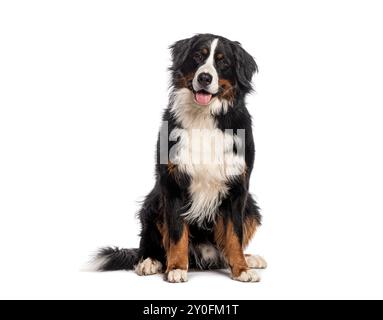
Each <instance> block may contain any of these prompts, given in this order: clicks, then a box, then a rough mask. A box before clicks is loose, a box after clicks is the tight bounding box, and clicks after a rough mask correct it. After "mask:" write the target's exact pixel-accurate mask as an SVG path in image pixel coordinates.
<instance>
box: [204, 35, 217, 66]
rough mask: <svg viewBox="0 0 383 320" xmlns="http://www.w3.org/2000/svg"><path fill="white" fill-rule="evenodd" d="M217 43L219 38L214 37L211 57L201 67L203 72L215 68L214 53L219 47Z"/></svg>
mask: <svg viewBox="0 0 383 320" xmlns="http://www.w3.org/2000/svg"><path fill="white" fill-rule="evenodd" d="M217 44H218V39H214V40H213V41H212V43H211V45H210V54H209V57H208V58H207V60H206V62H205V64H204V65H203V66H202V67H201V68H202V72H204V71H205V70H209V69H210V68H214V53H215V49H216V48H217ZM214 70H215V68H214ZM205 72H206V71H205Z"/></svg>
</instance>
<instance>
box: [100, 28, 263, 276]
mask: <svg viewBox="0 0 383 320" xmlns="http://www.w3.org/2000/svg"><path fill="white" fill-rule="evenodd" d="M170 50H171V55H172V65H171V67H170V72H171V92H170V99H169V104H168V107H167V108H166V110H165V112H164V114H163V122H162V126H161V129H160V132H159V135H158V143H157V157H156V159H157V162H156V165H155V166H156V167H155V172H156V182H155V185H154V188H153V189H152V191H151V192H150V193H149V194H148V195H147V196H146V198H145V200H144V202H143V204H142V207H141V209H140V211H139V218H140V221H141V226H142V230H141V234H140V236H141V240H140V245H139V248H137V249H119V248H111V247H109V248H104V249H101V250H100V251H99V252H98V254H97V256H96V260H95V261H96V263H97V267H96V268H97V270H100V271H107V270H131V269H134V270H135V272H136V273H137V274H138V275H152V274H156V273H162V272H163V273H164V275H165V279H166V280H167V281H169V282H185V281H187V272H188V269H193V268H194V269H217V268H230V271H231V277H232V279H234V280H238V281H244V282H256V281H259V276H258V274H257V273H256V272H255V270H253V269H257V268H265V267H266V262H265V260H264V259H263V258H262V257H260V256H255V255H248V254H244V248H246V246H247V245H248V243H249V241H250V239H251V238H252V236H253V235H254V233H255V231H256V229H257V227H258V226H259V225H260V222H261V215H260V213H259V208H258V206H257V204H256V202H255V200H254V199H253V197H252V196H251V194H250V193H249V181H250V175H251V172H252V170H253V163H254V153H255V151H254V140H253V134H252V123H251V116H250V114H249V112H248V110H247V108H246V105H245V98H246V95H247V94H248V93H250V92H251V91H252V84H251V80H252V76H253V74H254V73H255V72H256V71H257V69H258V68H257V65H256V63H255V61H254V59H253V58H252V56H251V55H250V54H249V53H247V52H246V51H245V50H244V49H243V48H242V46H241V44H240V43H239V42H236V41H230V40H228V39H226V38H224V37H221V36H216V35H213V34H198V35H195V36H193V37H191V38H188V39H184V40H180V41H177V42H176V43H174V44H173V45H172V46H171V47H170Z"/></svg>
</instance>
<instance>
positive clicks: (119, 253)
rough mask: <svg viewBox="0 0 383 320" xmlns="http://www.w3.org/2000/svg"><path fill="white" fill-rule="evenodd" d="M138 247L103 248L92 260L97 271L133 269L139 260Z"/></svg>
mask: <svg viewBox="0 0 383 320" xmlns="http://www.w3.org/2000/svg"><path fill="white" fill-rule="evenodd" d="M139 260H140V257H139V250H138V249H119V248H117V247H113V248H112V247H107V248H102V249H100V250H99V251H98V253H97V254H96V256H95V258H94V259H93V261H92V265H93V268H92V269H95V270H96V271H115V270H132V269H133V268H134V266H135V265H136V264H137V263H138V262H139Z"/></svg>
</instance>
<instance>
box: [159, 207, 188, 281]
mask: <svg viewBox="0 0 383 320" xmlns="http://www.w3.org/2000/svg"><path fill="white" fill-rule="evenodd" d="M167 203H168V205H167V210H166V211H167V212H166V218H165V221H166V225H165V228H166V230H167V231H166V236H165V238H164V248H165V251H166V265H167V267H166V277H167V280H168V281H169V282H185V281H187V271H188V268H189V227H188V226H187V224H185V223H184V221H183V218H182V217H181V216H180V214H181V209H182V201H180V200H179V199H176V200H173V201H169V199H168V201H167Z"/></svg>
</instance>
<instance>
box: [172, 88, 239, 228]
mask: <svg viewBox="0 0 383 320" xmlns="http://www.w3.org/2000/svg"><path fill="white" fill-rule="evenodd" d="M182 90H183V89H182ZM214 103H216V104H220V103H221V102H220V101H218V99H217V100H216V101H212V104H214ZM213 108H217V105H216V106H213ZM211 111H212V110H211V106H210V109H209V108H208V107H201V106H198V105H195V104H194V102H193V100H192V97H191V94H188V93H187V92H185V91H183V92H181V93H180V94H179V95H178V96H176V97H175V99H174V102H173V108H172V112H173V113H174V114H175V116H176V117H177V119H178V120H179V121H180V123H181V125H182V127H183V128H177V129H175V130H173V132H171V133H170V139H173V140H177V139H179V141H178V142H177V143H176V144H175V145H174V146H173V148H172V149H171V150H170V154H169V157H170V161H172V162H173V163H174V164H176V165H177V166H178V168H179V170H180V171H182V172H184V173H187V174H188V175H189V176H190V177H191V183H190V186H189V194H190V199H191V203H190V204H189V205H188V211H187V212H186V213H185V219H186V220H188V221H189V222H195V223H197V224H199V225H202V224H204V222H209V221H214V219H215V216H216V213H217V210H218V207H219V205H220V203H221V201H222V199H223V198H224V197H225V196H226V195H227V192H228V182H229V181H230V179H234V178H235V177H237V176H238V175H240V174H242V173H243V172H244V170H245V167H246V165H245V160H244V157H243V154H241V155H238V154H236V153H234V151H233V150H234V149H233V146H234V144H237V145H238V144H239V143H240V141H239V139H238V137H237V136H234V135H233V134H232V132H230V131H229V132H223V131H222V130H219V129H217V128H216V124H215V120H214V118H213V117H212V116H211Z"/></svg>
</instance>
